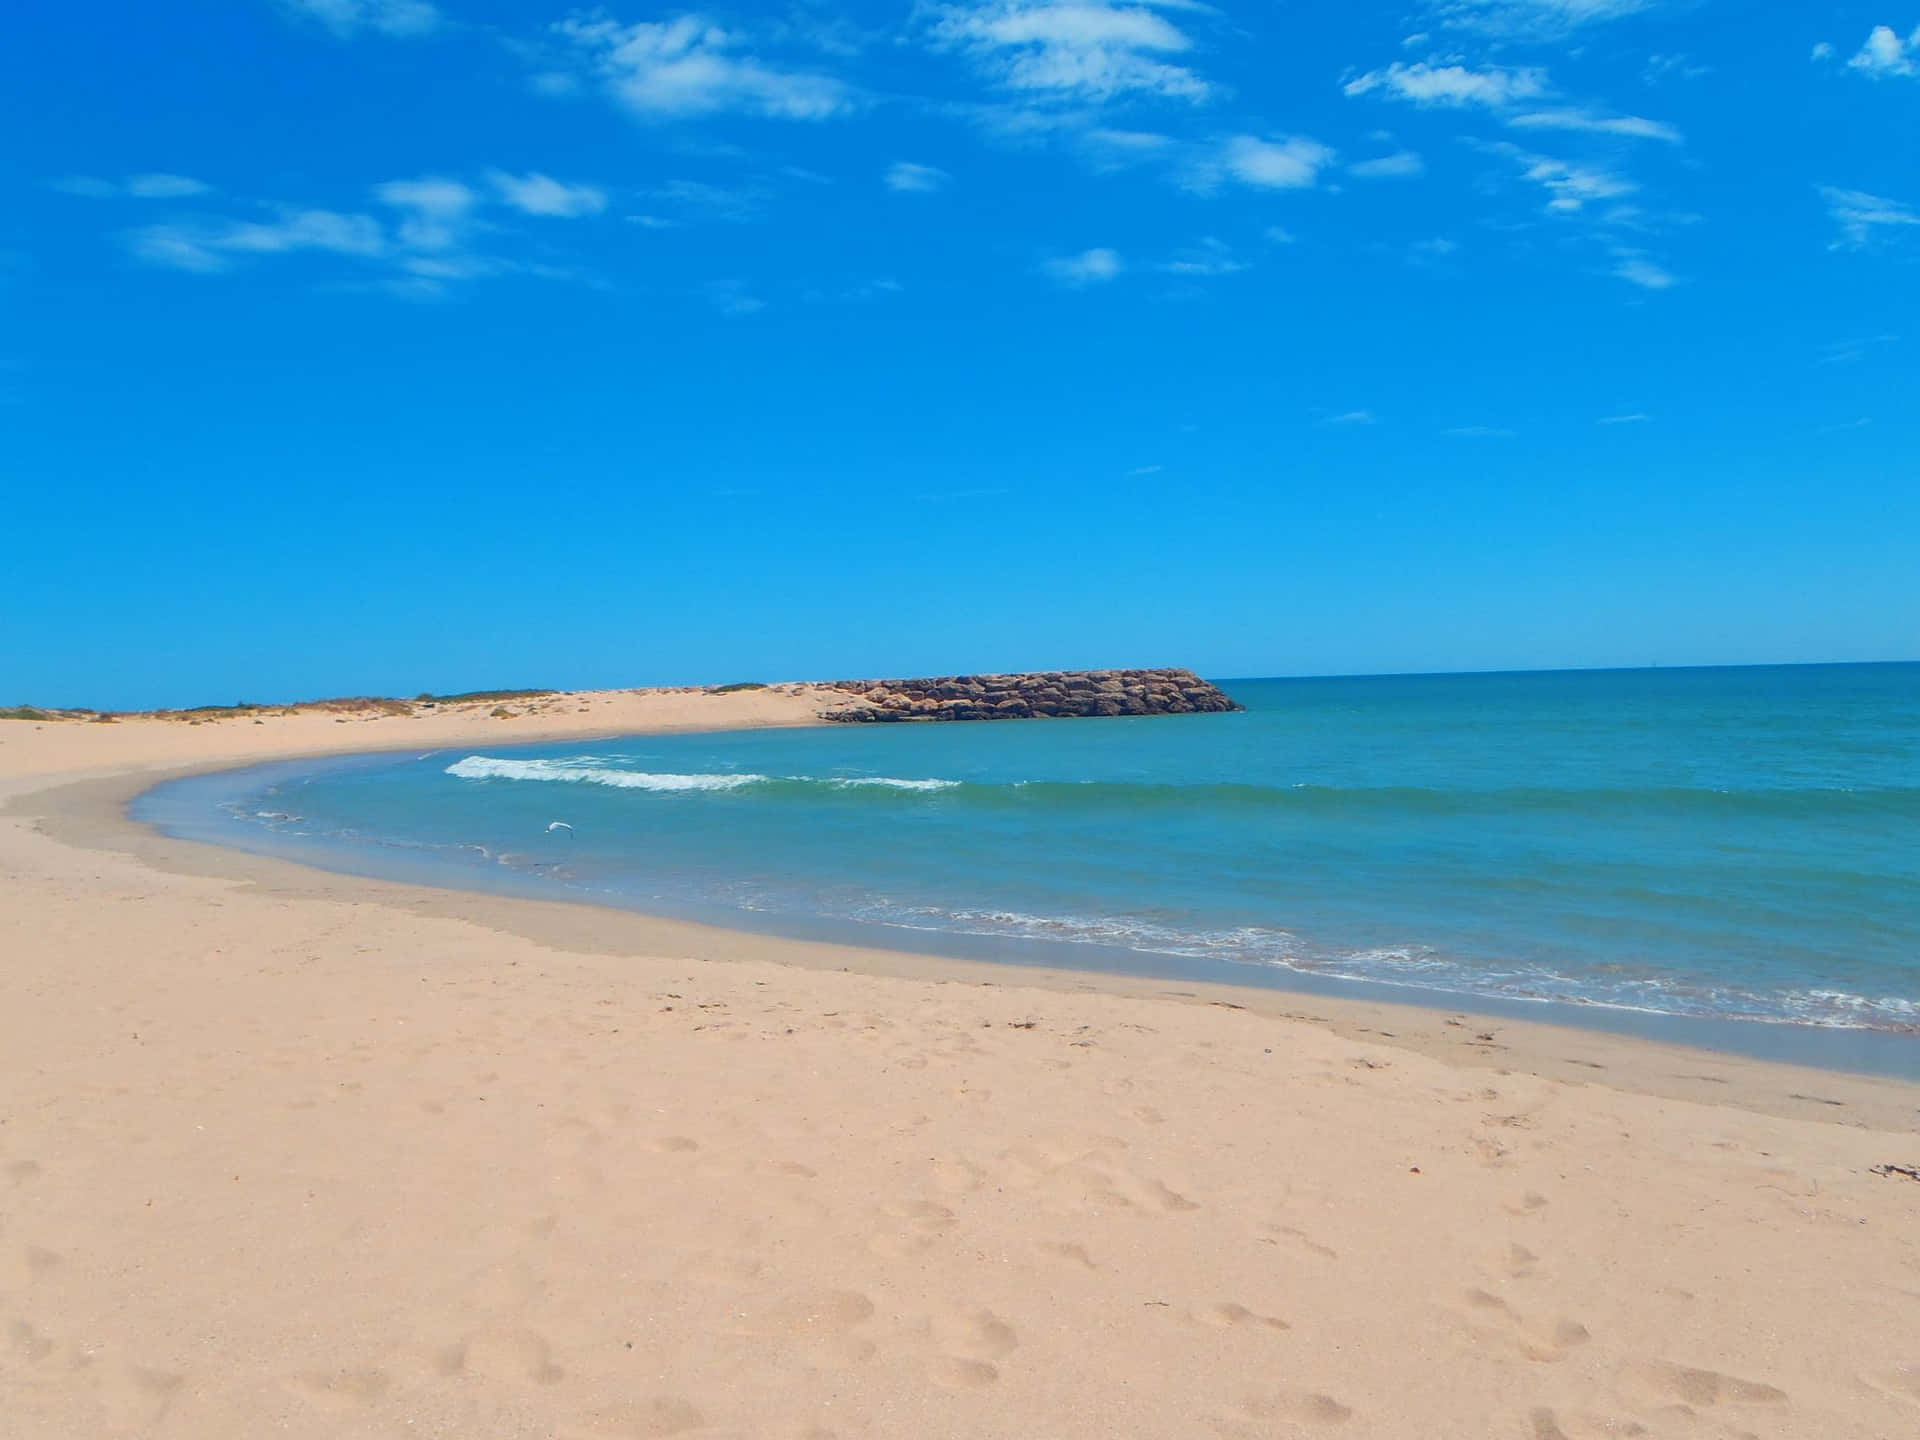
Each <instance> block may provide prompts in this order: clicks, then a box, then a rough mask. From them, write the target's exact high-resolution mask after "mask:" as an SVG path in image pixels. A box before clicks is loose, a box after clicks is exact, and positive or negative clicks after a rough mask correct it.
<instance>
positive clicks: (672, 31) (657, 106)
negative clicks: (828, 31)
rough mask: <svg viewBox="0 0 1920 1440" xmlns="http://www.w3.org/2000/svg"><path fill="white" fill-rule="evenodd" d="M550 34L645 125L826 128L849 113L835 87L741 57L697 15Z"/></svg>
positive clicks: (573, 19) (597, 20)
mask: <svg viewBox="0 0 1920 1440" xmlns="http://www.w3.org/2000/svg"><path fill="white" fill-rule="evenodd" d="M553 32H554V33H555V34H556V35H557V36H559V37H560V39H561V40H562V41H564V42H566V43H567V44H568V45H569V46H570V47H571V49H572V51H573V53H574V56H575V58H576V59H577V60H578V61H579V62H580V63H582V64H584V65H585V66H586V67H587V69H588V71H589V73H590V74H591V75H592V77H593V78H594V79H596V80H597V81H598V82H599V83H600V84H601V85H602V86H603V87H604V88H605V90H606V91H607V93H609V94H610V95H612V96H613V98H614V99H615V100H617V101H618V102H619V103H620V104H621V105H622V106H624V107H625V108H626V109H628V110H629V111H631V112H632V113H633V114H635V115H638V116H640V117H641V118H643V119H648V120H669V119H679V118H685V117H690V116H702V115H715V114H720V113H723V112H737V113H741V114H748V115H759V116H764V117H768V118H772V119H779V120H824V119H828V118H830V117H831V116H835V115H839V114H843V113H845V112H846V111H848V110H850V109H852V108H853V97H852V95H851V93H850V92H849V91H848V89H847V87H846V86H845V85H844V84H843V83H842V82H841V81H840V80H838V79H836V78H834V77H833V76H830V75H824V74H819V73H816V72H812V71H808V70H803V69H796V68H784V67H781V66H779V65H775V64H772V63H770V62H767V61H764V60H762V59H760V58H759V57H757V56H756V55H754V54H751V53H749V52H748V51H747V50H746V49H745V44H746V40H745V37H743V36H740V35H737V34H734V33H733V32H731V31H728V30H724V29H722V28H721V27H720V26H718V25H716V24H714V23H713V22H712V21H710V20H707V19H705V18H704V17H702V16H700V15H691V14H690V15H681V16H679V17H677V18H676V19H673V20H665V21H660V22H650V21H641V22H638V23H636V24H632V25H623V24H621V23H620V22H619V21H617V20H615V19H612V18H611V17H609V16H608V15H606V14H605V13H604V12H593V13H587V14H578V15H573V16H570V17H569V18H567V19H565V20H561V21H559V22H557V23H556V24H555V25H554V26H553ZM549 73H551V72H549Z"/></svg>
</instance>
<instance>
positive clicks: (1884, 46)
mask: <svg viewBox="0 0 1920 1440" xmlns="http://www.w3.org/2000/svg"><path fill="white" fill-rule="evenodd" d="M1847 68H1848V69H1849V70H1864V71H1865V72H1866V73H1867V74H1869V75H1907V76H1913V75H1920V25H1916V26H1914V27H1913V33H1912V34H1911V35H1909V36H1907V38H1906V39H1904V40H1902V39H1901V38H1900V36H1899V35H1898V34H1896V33H1895V32H1894V29H1893V27H1892V26H1890V25H1876V26H1874V27H1873V31H1872V33H1871V34H1869V35H1868V36H1867V43H1866V44H1864V45H1862V46H1861V47H1860V53H1859V54H1858V55H1855V56H1854V57H1853V58H1852V59H1851V60H1849V61H1847Z"/></svg>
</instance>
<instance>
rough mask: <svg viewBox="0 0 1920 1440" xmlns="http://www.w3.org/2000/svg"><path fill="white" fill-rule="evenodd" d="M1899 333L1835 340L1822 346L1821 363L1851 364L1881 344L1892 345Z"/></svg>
mask: <svg viewBox="0 0 1920 1440" xmlns="http://www.w3.org/2000/svg"><path fill="white" fill-rule="evenodd" d="M1899 338H1900V337H1899V336H1898V335H1868V336H1865V337H1864V338H1861V339H1858V340H1835V341H1833V342H1831V343H1830V344H1827V345H1823V346H1821V347H1820V355H1819V363H1820V364H1822V365H1851V364H1853V363H1854V362H1855V361H1856V360H1862V359H1864V358H1866V356H1867V354H1868V353H1869V352H1870V351H1872V350H1874V349H1876V348H1878V347H1879V346H1881V345H1891V344H1893V343H1894V342H1895V341H1897V340H1898V339H1899Z"/></svg>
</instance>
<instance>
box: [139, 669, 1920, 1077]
mask: <svg viewBox="0 0 1920 1440" xmlns="http://www.w3.org/2000/svg"><path fill="white" fill-rule="evenodd" d="M1225 688H1226V689H1227V690H1228V691H1229V693H1231V694H1233V695H1234V697H1235V698H1236V699H1239V700H1240V701H1242V702H1243V703H1244V704H1245V705H1246V706H1247V707H1248V708H1247V710H1246V712H1245V713H1242V714H1235V715H1206V716H1182V717H1158V718H1152V719H1140V720H1104V721H1026V722H1021V721H1008V722H995V723H991V724H973V725H933V726H910V727H871V726H869V727H828V728H822V729H803V730H773V731H754V732H734V733H728V734H717V735H671V736H638V737H625V738H609V739H607V740H604V741H595V742H589V743H582V742H577V741H576V742H567V743H562V744H546V745H538V746H515V745H511V744H508V743H505V742H507V741H508V740H509V739H510V736H511V730H510V722H502V727H501V728H502V743H500V744H497V745H488V746H486V747H484V748H482V749H471V748H469V749H462V750H459V751H436V752H433V753H430V754H420V753H410V754H406V755H386V756H376V757H359V758H356V759H353V760H345V761H301V762H292V763H290V764H286V765H276V766H266V767H257V768H255V769H253V770H249V771H240V772H230V773H228V774H225V775H219V776H201V777H195V778H193V779H191V780H186V781H179V782H174V783H173V784H170V785H167V786H163V787H161V788H160V789H158V790H156V791H154V792H151V793H150V794H149V795H148V796H146V797H143V798H142V799H141V800H140V801H139V802H137V804H136V807H135V812H134V813H135V815H136V817H137V818H141V819H144V820H147V821H149V822H152V823H156V824H158V825H159V826H160V827H161V828H163V829H165V830H167V831H169V832H171V833H175V834H180V835H183V836H186V837H187V838H193V839H210V840H215V841H217V842H219V843H225V844H237V845H240V846H242V847H243V848H247V849H255V850H263V851H267V852H270V853H277V854H283V855H287V856H289V857H291V858H297V859H302V860H305V861H308V862H309V863H317V864H322V865H325V866H328V867H329V868H337V869H343V870H349V871H354V872H357V873H365V874H375V875H384V876H390V877H392V878H399V879H414V880H422V881H426V882H428V883H436V884H442V885H456V886H462V885H464V886H477V887H481V888H486V889H492V890H502V891H508V892H511V893H515V894H527V895H537V896H542V897H545V898H556V899H565V898H571V899H577V900H588V901H593V902H595V903H601V904H613V905H622V906H627V907H631V908H635V909H640V910H645V911H650V912H654V913H660V914H668V915H676V916H680V917H684V918H692V919H699V920H706V921H709V922H713V923H720V924H727V925H733V926H736V927H742V928H751V929H756V930H764V931H772V932H774V933H785V934H792V935H798V936H803V937H806V938H826V939H836V940H850V941H855V942H858V943H864V944H869V945H878V946H883V947H889V948H896V949H911V950H928V951H932V952H935V953H948V954H958V955H964V956H968V957H969V958H991V959H1001V960H1009V961H1015V962H1025V963H1038V964H1046V965H1051V966H1057V967H1063V968H1073V967H1080V968H1092V969H1101V970H1118V971H1122V972H1126V973H1139V974H1151V975H1161V976H1169V977H1181V978H1193V979H1212V980H1220V981H1225V982H1228V983H1240V984H1258V985H1277V986H1283V987H1294V988H1302V989H1307V990H1337V991H1340V992H1342V993H1371V994H1376V995H1378V996H1379V997H1380V998H1389V999H1406V1000H1415V1001H1419V1002H1423V1003H1427V1004H1432V1005H1440V1006H1457V1007H1460V1008H1468V1009H1475V1010H1480V1011H1489V1012H1495V1013H1508V1014H1526V1015H1527V1016H1529V1017H1530V1018H1537V1019H1552V1020H1571V1021H1573V1022H1574V1023H1584V1024H1588V1025H1594V1026H1598V1027H1600V1028H1607V1029H1624V1030H1630V1031H1634V1032H1638V1033H1645V1034H1650V1035H1654V1036H1657V1037H1659V1038H1667V1039H1676V1040H1686V1041H1692V1042H1693V1043H1701V1044H1708V1045H1712V1046H1715V1047H1716V1048H1723V1049H1734V1050H1741V1051H1746V1052H1748V1053H1754V1054H1763V1055H1767V1056H1769V1057H1772V1058H1793V1059H1804V1060H1807V1061H1809V1062H1810V1063H1819V1064H1830V1065H1838V1066H1842V1067H1844V1068H1859V1069H1870V1070H1876V1071H1882V1072H1893V1073H1908V1074H1911V1073H1914V1072H1915V1071H1916V1070H1920V1058H1916V1057H1917V1054H1920V1034H1916V1033H1915V1032H1916V1030H1920V843H1916V842H1920V666H1916V665H1884V666H1823V667H1790V668H1764V669H1737V670H1668V671H1628V672H1621V671H1614V672H1575V673H1554V674H1525V675H1476V676H1430V677H1425V676H1415V677H1381V678H1373V679H1340V680H1293V681H1238V682H1228V683H1227V684H1226V687H1225Z"/></svg>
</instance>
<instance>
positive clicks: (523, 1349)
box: [454, 1329, 566, 1385]
mask: <svg viewBox="0 0 1920 1440" xmlns="http://www.w3.org/2000/svg"><path fill="white" fill-rule="evenodd" d="M454 1369H455V1370H463V1371H465V1372H467V1373H468V1374H472V1375H484V1376H487V1377H488V1378H490V1379H495V1380H513V1381H517V1382H520V1383H522V1384H529V1385H552V1384H554V1383H556V1382H557V1381H559V1380H560V1379H561V1378H562V1376H563V1375H564V1374H565V1373H566V1372H565V1371H563V1370H561V1369H560V1367H559V1366H557V1365H555V1364H554V1363H553V1350H552V1347H551V1346H549V1345H548V1344H547V1341H546V1337H545V1336H543V1335H541V1334H540V1333H539V1332H538V1331H534V1330H515V1329H497V1330H492V1329H490V1330H476V1331H474V1332H473V1334H471V1335H469V1336H467V1338H466V1339H465V1340H463V1341H462V1342H461V1344H460V1347H459V1351H458V1358H457V1359H456V1360H455V1361H454Z"/></svg>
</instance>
